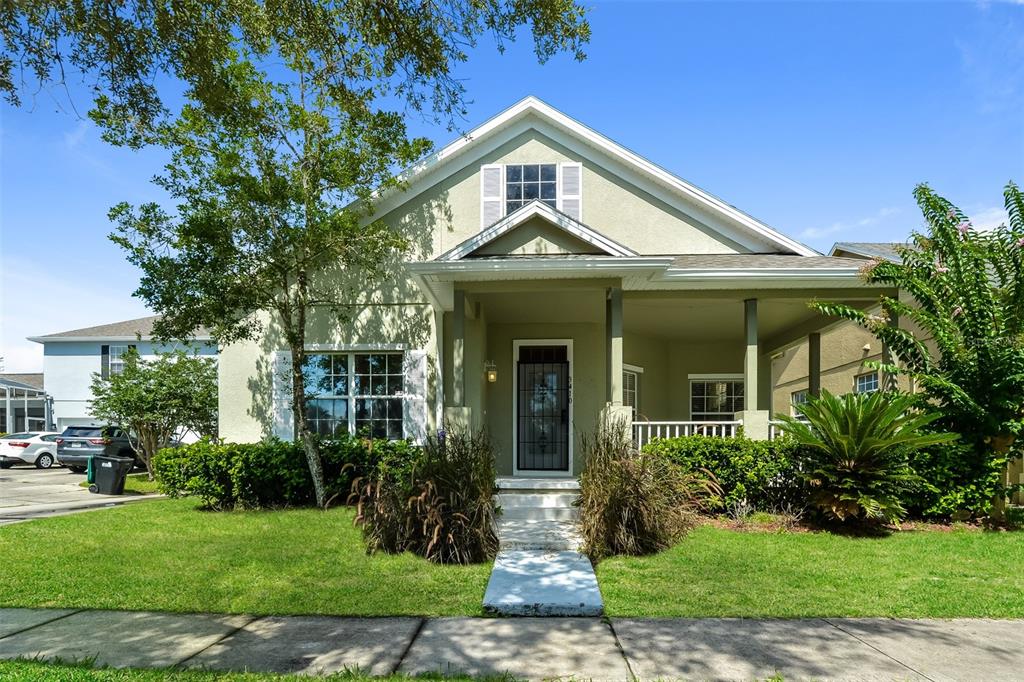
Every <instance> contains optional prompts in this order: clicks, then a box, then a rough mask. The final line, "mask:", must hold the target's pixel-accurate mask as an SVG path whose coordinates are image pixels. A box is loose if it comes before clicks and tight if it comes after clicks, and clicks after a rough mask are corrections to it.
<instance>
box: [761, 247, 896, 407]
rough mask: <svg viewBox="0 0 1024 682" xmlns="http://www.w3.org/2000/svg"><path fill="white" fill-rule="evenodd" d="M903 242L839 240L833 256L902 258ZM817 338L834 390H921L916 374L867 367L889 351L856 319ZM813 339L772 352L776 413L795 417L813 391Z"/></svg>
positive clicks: (827, 383) (825, 385)
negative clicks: (810, 356) (911, 375)
mask: <svg viewBox="0 0 1024 682" xmlns="http://www.w3.org/2000/svg"><path fill="white" fill-rule="evenodd" d="M899 246H901V244H894V243H887V242H838V243H836V244H835V245H834V246H833V247H832V250H831V251H830V252H829V255H830V256H836V257H840V258H859V259H862V260H863V261H864V262H865V264H866V262H867V261H869V260H873V259H878V260H890V261H893V262H898V261H899V259H900V255H899V252H898V251H897V247H899ZM904 297H905V295H904ZM811 339H812V340H813V337H811ZM816 342H817V343H818V344H819V347H820V351H819V352H820V358H821V368H820V370H821V371H820V377H821V383H820V388H822V389H825V390H827V391H829V392H830V393H834V394H836V395H842V394H844V393H851V392H855V393H865V392H870V391H876V390H878V389H880V388H884V387H886V386H896V387H898V388H900V389H901V390H904V391H908V392H913V391H914V390H915V385H914V380H913V379H912V378H910V377H907V376H895V375H889V376H886V374H885V373H884V372H881V371H880V370H877V369H873V368H871V367H868V366H867V363H868V362H881V361H882V360H883V359H884V357H885V349H884V348H883V347H882V343H881V342H880V341H879V340H878V339H877V338H876V337H875V335H874V334H872V333H871V332H869V331H867V330H866V329H864V328H863V327H861V326H859V325H857V324H854V323H853V322H847V321H843V322H839V323H837V324H835V325H833V326H831V327H829V328H827V329H825V330H823V331H822V332H821V334H820V339H818V340H817V341H816ZM810 343H811V340H804V341H802V342H801V343H798V344H796V345H794V346H792V347H791V348H788V349H785V350H782V351H780V352H778V353H776V354H775V355H773V356H772V383H773V386H774V388H773V391H772V411H773V413H774V414H789V415H795V414H796V406H797V405H798V404H800V403H802V402H806V400H807V398H808V396H809V395H810V381H809V369H808V359H809V357H808V356H809V354H810V350H811V349H810Z"/></svg>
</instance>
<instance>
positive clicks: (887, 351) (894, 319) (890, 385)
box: [881, 309, 900, 393]
mask: <svg viewBox="0 0 1024 682" xmlns="http://www.w3.org/2000/svg"><path fill="white" fill-rule="evenodd" d="M886 312H887V313H888V314H889V326H890V327H899V326H900V316H899V314H897V313H895V312H893V311H892V310H888V309H887V310H886ZM882 362H883V363H885V364H886V365H895V364H896V356H895V355H894V354H893V352H892V348H890V347H889V344H887V343H883V344H882ZM881 379H882V390H883V391H889V392H891V393H895V392H896V391H898V390H900V384H899V376H898V375H897V374H896V373H895V372H882V376H881Z"/></svg>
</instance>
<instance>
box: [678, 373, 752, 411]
mask: <svg viewBox="0 0 1024 682" xmlns="http://www.w3.org/2000/svg"><path fill="white" fill-rule="evenodd" d="M742 411H743V378H742V377H732V376H722V377H699V378H693V377H691V378H690V419H692V420H693V421H698V422H701V421H731V420H732V419H733V417H734V416H735V413H736V412H742Z"/></svg>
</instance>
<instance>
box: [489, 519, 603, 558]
mask: <svg viewBox="0 0 1024 682" xmlns="http://www.w3.org/2000/svg"><path fill="white" fill-rule="evenodd" d="M498 540H499V541H500V543H501V549H503V550H523V549H541V550H547V551H555V552H561V551H573V552H576V551H579V549H580V547H582V545H583V539H582V538H581V537H580V535H579V532H578V531H577V530H576V523H575V522H573V521H536V520H534V521H530V520H524V519H506V518H501V519H498Z"/></svg>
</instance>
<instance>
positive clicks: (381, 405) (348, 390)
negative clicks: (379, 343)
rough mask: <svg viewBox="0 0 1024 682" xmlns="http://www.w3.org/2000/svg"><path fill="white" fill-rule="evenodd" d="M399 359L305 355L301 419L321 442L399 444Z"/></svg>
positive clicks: (401, 377) (401, 390)
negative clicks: (363, 438) (348, 439)
mask: <svg viewBox="0 0 1024 682" xmlns="http://www.w3.org/2000/svg"><path fill="white" fill-rule="evenodd" d="M403 360H404V356H403V354H402V353H395V352H387V353H310V354H308V355H306V364H305V365H304V375H305V378H306V419H307V421H308V422H309V426H310V430H312V431H314V432H315V433H317V434H319V435H321V436H328V437H329V436H337V435H341V434H344V433H354V434H359V435H363V434H365V435H369V436H371V437H373V438H388V439H390V440H398V439H400V438H402V435H403V434H402V409H403V408H402V402H403V400H402V399H403V397H404V395H405V385H404V382H405V377H404V373H403Z"/></svg>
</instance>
